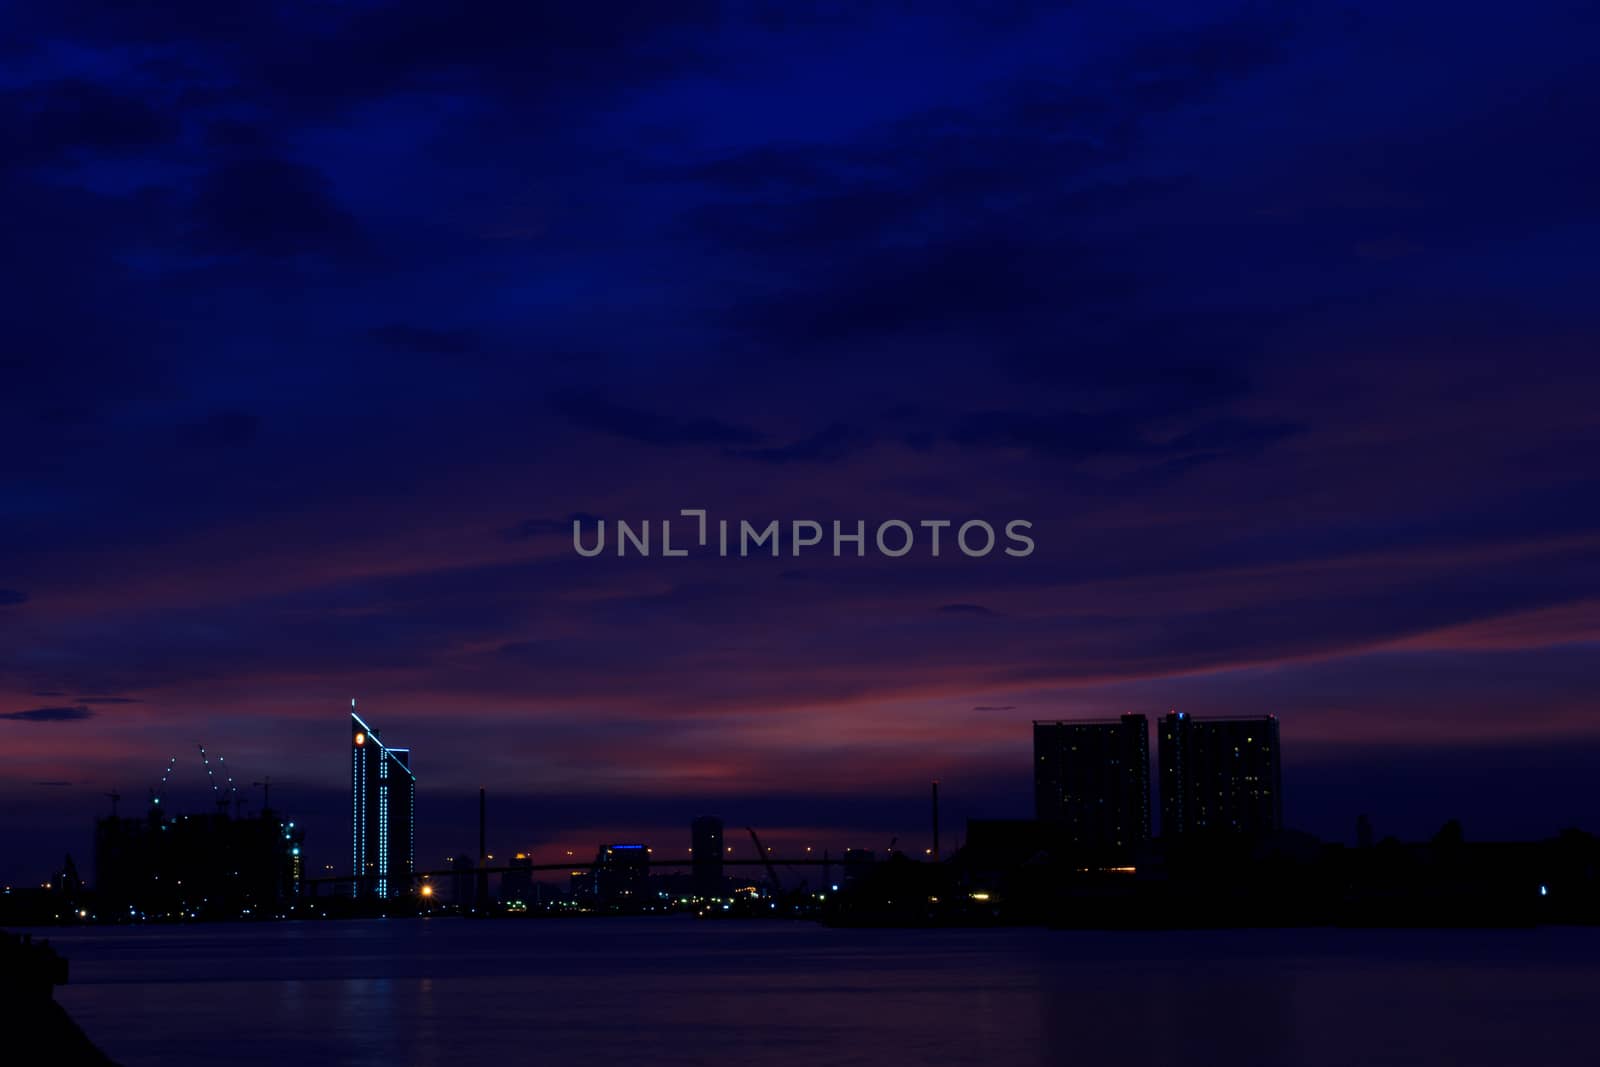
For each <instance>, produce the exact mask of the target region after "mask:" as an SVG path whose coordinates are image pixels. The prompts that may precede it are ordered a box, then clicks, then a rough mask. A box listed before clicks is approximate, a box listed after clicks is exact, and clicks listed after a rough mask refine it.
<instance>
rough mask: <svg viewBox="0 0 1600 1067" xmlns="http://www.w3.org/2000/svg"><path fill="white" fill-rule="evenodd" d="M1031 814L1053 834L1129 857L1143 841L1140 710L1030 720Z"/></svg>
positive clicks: (1146, 741)
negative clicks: (1096, 716)
mask: <svg viewBox="0 0 1600 1067" xmlns="http://www.w3.org/2000/svg"><path fill="white" fill-rule="evenodd" d="M1033 797H1034V814H1035V815H1036V816H1037V817H1038V818H1039V819H1040V820H1041V821H1043V822H1048V823H1050V824H1051V827H1052V833H1053V834H1055V835H1058V837H1059V839H1060V840H1062V841H1064V842H1065V843H1067V844H1070V845H1072V846H1073V847H1075V848H1077V849H1080V850H1083V851H1084V852H1086V853H1093V854H1098V855H1100V856H1102V857H1104V858H1108V859H1109V858H1128V857H1130V856H1131V855H1132V854H1133V850H1134V849H1136V848H1137V847H1138V846H1139V845H1141V844H1143V843H1144V842H1146V841H1148V840H1149V839H1150V724H1149V721H1148V720H1146V719H1145V717H1144V716H1143V715H1124V716H1122V717H1121V718H1119V719H1101V720H1077V721H1064V722H1035V723H1034V724H1033Z"/></svg>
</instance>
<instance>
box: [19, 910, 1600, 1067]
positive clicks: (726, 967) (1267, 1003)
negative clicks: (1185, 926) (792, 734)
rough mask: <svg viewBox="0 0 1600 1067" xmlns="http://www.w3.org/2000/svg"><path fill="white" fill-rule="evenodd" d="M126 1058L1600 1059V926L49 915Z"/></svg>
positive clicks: (783, 1062)
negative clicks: (1039, 925)
mask: <svg viewBox="0 0 1600 1067" xmlns="http://www.w3.org/2000/svg"><path fill="white" fill-rule="evenodd" d="M35 933H36V936H46V937H50V938H51V940H52V941H53V942H54V943H55V944H56V945H57V947H58V948H60V950H61V951H62V952H63V954H65V955H67V956H68V957H69V959H70V960H71V966H72V982H71V984H69V985H68V986H65V987H63V988H61V989H59V990H58V991H57V995H58V998H59V1000H60V1002H61V1003H62V1004H63V1005H64V1006H65V1007H66V1008H67V1010H68V1011H69V1012H71V1013H72V1015H73V1017H74V1018H75V1019H77V1021H78V1022H79V1024H80V1025H82V1026H83V1028H84V1029H85V1030H86V1031H87V1032H88V1034H89V1036H90V1037H91V1038H92V1039H94V1040H95V1042H96V1043H97V1044H99V1045H100V1046H101V1048H103V1049H104V1050H105V1051H106V1052H107V1053H108V1054H110V1055H111V1056H112V1058H113V1059H116V1060H117V1061H119V1062H120V1063H122V1064H124V1065H125V1067H146V1065H148V1067H157V1065H159V1067H181V1065H186V1064H204V1065H208V1067H211V1065H219V1064H220V1065H227V1067H248V1065H254V1064H295V1065H302V1067H306V1065H314V1064H340V1065H363V1064H373V1065H380V1064H381V1065H384V1067H395V1065H404V1064H419V1065H426V1064H468V1065H473V1064H491V1063H493V1064H497V1065H504V1067H512V1065H522V1064H563V1065H576V1064H579V1063H583V1064H609V1063H622V1064H633V1063H638V1064H650V1065H656V1064H691V1063H727V1064H740V1065H743V1064H756V1065H760V1067H788V1065H791V1064H792V1065H805V1067H847V1065H851V1064H871V1065H873V1067H897V1065H900V1064H940V1065H952V1064H1005V1065H1008V1067H1009V1065H1028V1064H1047V1063H1048V1064H1102V1063H1104V1064H1117V1065H1121V1067H1142V1065H1146V1064H1148V1065H1157V1064H1161V1065H1168V1064H1188V1063H1193V1064H1227V1065H1230V1067H1246V1065H1251V1064H1328V1065H1334V1064H1337V1065H1340V1067H1344V1065H1349V1064H1368V1065H1370V1064H1405V1065H1408V1067H1416V1065H1424V1067H1426V1065H1433V1064H1438V1065H1445V1064H1449V1065H1455V1067H1460V1065H1475V1064H1507V1065H1510V1064H1515V1065H1518V1067H1523V1065H1535V1064H1551V1065H1564V1064H1592V1063H1594V1062H1596V1060H1595V1058H1594V1057H1595V1055H1596V1052H1595V1049H1596V1044H1595V1039H1594V1030H1593V1018H1592V1016H1593V1012H1594V1006H1595V1005H1596V1004H1600V930H1597V929H1563V928H1542V929H1535V930H1513V931H1500V930H1487V931H1410V930H1405V931H1364V930H1357V931H1343V930H1230V931H1203V932H1202V931H1196V932H1171V931H1161V932H1154V931H1152V932H1103V933H1102V932H1077V931H1043V930H1031V929H1015V930H932V931H926V930H830V929H825V928H823V927H819V926H815V925H811V924H808V923H765V922H741V921H725V922H702V921H696V920H694V919H691V918H665V917H663V918H639V919H626V918H600V919H587V920H586V919H571V920H529V921H518V920H504V921H470V920H462V919H450V918H436V919H409V920H372V921H351V922H309V923H267V924H259V925H238V926H230V925H212V926H192V927H123V928H84V929H67V930H51V931H44V930H41V931H36V932H35Z"/></svg>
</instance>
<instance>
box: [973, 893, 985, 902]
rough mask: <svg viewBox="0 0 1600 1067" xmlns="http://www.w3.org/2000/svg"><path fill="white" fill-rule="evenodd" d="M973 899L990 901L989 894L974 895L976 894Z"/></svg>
mask: <svg viewBox="0 0 1600 1067" xmlns="http://www.w3.org/2000/svg"><path fill="white" fill-rule="evenodd" d="M972 899H973V900H988V899H989V894H988V893H974V894H972Z"/></svg>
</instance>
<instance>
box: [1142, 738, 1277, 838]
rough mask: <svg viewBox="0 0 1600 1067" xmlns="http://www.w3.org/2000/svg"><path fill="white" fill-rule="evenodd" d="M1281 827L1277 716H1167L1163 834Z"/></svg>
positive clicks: (1255, 832) (1242, 832)
mask: <svg viewBox="0 0 1600 1067" xmlns="http://www.w3.org/2000/svg"><path fill="white" fill-rule="evenodd" d="M1282 827H1283V789H1282V775H1281V772H1280V770H1279V752H1278V717H1277V716H1276V715H1262V716H1260V717H1257V718H1248V719H1210V718H1205V719H1197V718H1195V717H1194V716H1192V715H1186V714H1184V713H1183V712H1181V711H1169V712H1168V713H1167V716H1166V718H1165V719H1163V720H1162V723H1161V836H1162V837H1163V838H1166V839H1168V840H1177V839H1179V838H1195V837H1208V836H1215V835H1235V836H1244V837H1258V836H1260V835H1263V834H1268V833H1271V832H1273V831H1275V830H1279V829H1281V828H1282Z"/></svg>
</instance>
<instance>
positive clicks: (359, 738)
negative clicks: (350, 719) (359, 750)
mask: <svg viewBox="0 0 1600 1067" xmlns="http://www.w3.org/2000/svg"><path fill="white" fill-rule="evenodd" d="M366 743H367V735H366V734H364V733H360V732H358V733H357V734H356V744H358V745H364V744H366Z"/></svg>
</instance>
